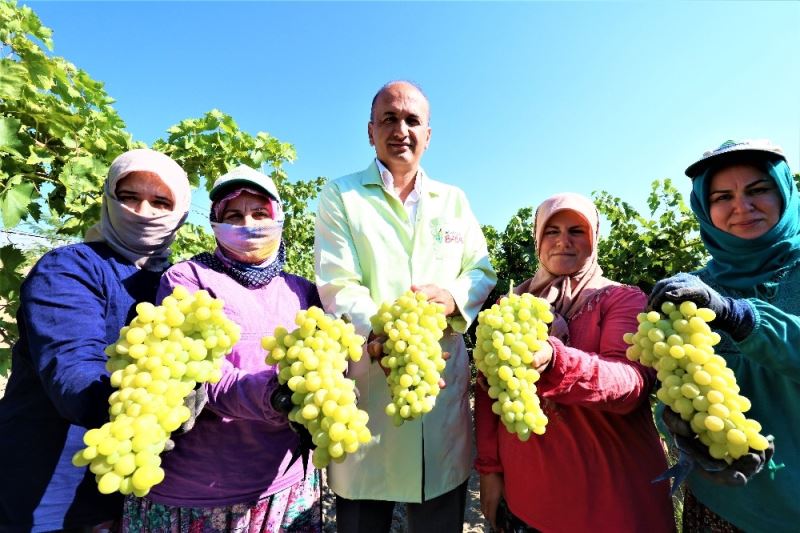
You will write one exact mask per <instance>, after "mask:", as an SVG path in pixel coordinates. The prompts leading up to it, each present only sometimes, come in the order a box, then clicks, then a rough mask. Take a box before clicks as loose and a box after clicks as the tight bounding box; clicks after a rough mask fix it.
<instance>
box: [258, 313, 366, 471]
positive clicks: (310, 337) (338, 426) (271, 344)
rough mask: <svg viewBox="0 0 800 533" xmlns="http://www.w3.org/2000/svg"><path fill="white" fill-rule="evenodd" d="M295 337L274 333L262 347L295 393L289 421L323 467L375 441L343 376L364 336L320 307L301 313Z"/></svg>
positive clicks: (352, 388)
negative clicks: (306, 439)
mask: <svg viewBox="0 0 800 533" xmlns="http://www.w3.org/2000/svg"><path fill="white" fill-rule="evenodd" d="M295 324H296V325H297V326H298V327H297V329H295V330H294V331H292V332H288V331H287V330H286V328H282V327H279V328H276V329H275V332H274V335H273V336H270V337H264V338H263V339H262V340H261V346H262V347H263V348H264V349H265V350H267V351H268V352H269V353H268V355H267V358H266V362H267V364H268V365H278V369H279V371H278V382H279V383H280V384H281V385H284V384H286V385H288V387H289V388H290V389H291V390H292V404H293V405H294V408H293V409H292V410H291V412H290V413H289V420H292V421H294V422H297V423H299V424H302V425H303V426H305V427H306V429H308V432H309V433H310V434H311V440H312V441H313V442H314V444H315V445H316V448H315V449H314V453H313V456H312V462H313V463H314V466H315V467H317V468H325V467H326V466H327V465H328V463H330V461H331V460H333V461H335V462H337V463H340V462H342V461H344V459H345V457H346V454H348V453H354V452H356V451H357V450H358V448H359V446H360V445H362V444H366V443H367V442H369V441H370V440H371V439H372V434H371V433H370V431H369V428H368V427H367V422H368V421H369V415H368V414H367V412H366V411H363V410H361V409H359V408H358V407H357V406H356V393H355V382H354V381H353V380H352V379H349V378H346V377H344V372H345V370H347V364H348V359H349V360H351V361H358V360H359V359H361V353H362V347H363V345H364V337H362V336H360V335H357V334H356V332H355V328H354V327H353V325H352V324H348V323H345V322H344V321H343V320H341V319H334V318H332V317H330V316H328V315H326V314H325V313H324V312H323V311H322V309H320V308H319V307H309V308H308V309H307V310H301V311H299V312H298V313H297V315H296V316H295Z"/></svg>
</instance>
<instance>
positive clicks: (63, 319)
mask: <svg viewBox="0 0 800 533" xmlns="http://www.w3.org/2000/svg"><path fill="white" fill-rule="evenodd" d="M103 193H104V194H103V205H102V211H101V215H100V221H99V222H98V223H97V224H96V225H95V226H93V227H92V228H91V229H90V230H89V231H88V232H87V234H86V242H84V243H80V244H71V245H68V246H62V247H60V248H56V249H54V250H52V251H50V252H48V253H46V254H45V255H44V256H42V258H41V259H39V261H38V262H37V263H36V265H35V266H34V267H33V269H32V270H31V271H30V273H29V274H28V276H27V278H26V279H25V282H24V283H23V284H22V291H21V294H20V307H19V311H18V313H17V324H18V326H19V340H18V341H17V343H16V344H15V345H14V348H13V359H12V372H11V378H10V379H9V381H8V388H7V389H6V394H5V397H4V398H2V399H1V400H0V531H54V530H66V531H91V530H92V528H93V527H96V528H100V529H102V528H107V527H108V524H107V523H106V522H107V521H113V520H115V519H117V518H118V517H119V516H120V515H121V513H122V497H121V495H119V494H111V495H103V494H100V493H99V492H98V490H97V483H96V482H95V480H94V474H93V473H92V472H90V471H89V469H88V468H86V467H84V468H76V467H75V466H73V465H72V461H71V458H72V456H73V455H74V454H75V452H77V451H78V450H80V449H82V448H83V447H84V444H83V434H84V433H85V432H86V429H87V428H97V427H100V426H101V425H102V424H103V423H104V422H107V421H108V397H109V395H110V394H111V393H112V391H113V389H112V387H111V384H110V383H109V373H108V371H107V370H106V368H105V365H106V359H107V357H106V354H105V352H104V349H105V348H106V346H108V345H109V344H112V343H113V342H115V341H116V340H117V337H118V336H119V330H120V328H121V327H122V326H124V325H125V324H127V323H128V322H129V321H130V320H131V319H132V318H133V317H134V316H135V315H136V310H135V305H136V304H137V303H138V302H142V301H149V302H153V301H154V300H155V297H156V289H157V288H158V284H159V279H160V278H161V274H162V273H163V272H164V270H166V268H167V267H168V266H169V260H168V257H169V253H170V249H169V247H170V244H172V241H173V240H174V239H175V234H176V232H177V231H178V228H179V227H180V226H181V224H183V221H184V220H186V215H187V214H188V212H189V200H190V194H191V192H190V189H189V181H188V180H187V178H186V173H185V172H184V171H183V169H182V168H181V167H180V166H179V165H178V164H177V163H176V162H175V161H173V160H172V159H170V158H169V157H167V156H166V155H164V154H162V153H159V152H155V151H153V150H148V149H138V150H131V151H128V152H125V153H124V154H122V155H120V156H119V157H117V158H116V159H115V160H114V161H113V163H112V164H111V167H110V168H109V170H108V177H107V178H106V181H105V185H104V190H103Z"/></svg>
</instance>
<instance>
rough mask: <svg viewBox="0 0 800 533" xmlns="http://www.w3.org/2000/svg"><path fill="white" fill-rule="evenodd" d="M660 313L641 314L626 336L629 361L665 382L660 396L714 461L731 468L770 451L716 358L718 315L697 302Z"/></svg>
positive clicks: (669, 305) (721, 360) (665, 308)
mask: <svg viewBox="0 0 800 533" xmlns="http://www.w3.org/2000/svg"><path fill="white" fill-rule="evenodd" d="M661 311H662V313H659V312H658V311H650V312H649V313H639V316H638V320H639V327H638V330H637V332H636V333H626V334H625V336H624V339H625V342H626V343H628V344H630V345H631V346H629V347H628V350H627V353H626V355H627V357H628V359H630V360H632V361H639V362H640V363H642V364H643V365H645V366H649V367H653V368H655V369H656V371H657V372H658V374H657V376H658V379H659V381H660V382H661V387H660V388H659V389H658V391H657V393H656V396H657V397H658V399H659V400H660V401H661V402H663V403H664V404H666V405H667V406H669V408H670V409H672V410H673V411H674V412H675V413H678V414H680V416H681V418H682V419H683V420H685V421H687V422H689V424H690V426H691V428H692V431H694V432H695V433H696V434H697V435H698V438H699V439H700V441H701V442H702V443H703V444H705V445H706V446H708V451H709V454H710V455H711V457H714V458H715V459H724V460H725V461H726V462H728V463H731V462H733V461H734V460H735V459H738V458H739V457H741V456H742V455H744V454H745V453H747V452H748V450H749V449H750V448H752V449H754V450H765V449H766V448H767V447H768V446H769V442H768V441H767V439H766V438H765V437H764V436H763V435H761V434H760V433H759V432H760V431H761V424H759V423H758V422H757V421H755V420H753V419H750V418H747V417H745V415H744V414H743V413H746V412H747V411H748V410H749V409H750V400H748V399H747V398H746V397H744V396H742V395H740V394H739V386H738V385H737V384H736V377H735V375H734V373H733V370H731V369H730V368H728V366H727V363H726V361H725V358H723V357H722V356H720V355H718V354H715V353H714V348H713V347H714V346H715V345H716V344H717V343H719V341H720V336H719V334H718V333H716V332H714V331H712V330H711V328H710V327H709V326H708V322H711V321H712V320H714V318H715V315H714V311H712V310H711V309H706V308H699V309H698V307H697V305H695V304H694V303H693V302H689V301H686V302H682V303H681V304H680V305H678V306H676V304H674V303H673V302H665V303H664V304H663V305H662V306H661Z"/></svg>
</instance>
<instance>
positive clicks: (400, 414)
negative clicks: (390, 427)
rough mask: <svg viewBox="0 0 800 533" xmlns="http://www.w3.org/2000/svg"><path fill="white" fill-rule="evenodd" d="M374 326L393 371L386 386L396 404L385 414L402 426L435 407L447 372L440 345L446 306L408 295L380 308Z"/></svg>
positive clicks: (386, 363) (420, 295) (384, 361)
mask: <svg viewBox="0 0 800 533" xmlns="http://www.w3.org/2000/svg"><path fill="white" fill-rule="evenodd" d="M370 321H371V323H372V331H373V333H375V334H376V335H386V337H387V340H386V342H385V343H384V345H383V353H384V356H383V357H382V358H381V364H382V365H383V366H384V367H385V368H388V369H389V375H388V376H387V377H386V381H387V383H388V384H389V388H390V390H391V392H392V401H391V403H389V404H388V405H387V406H386V414H387V415H388V416H390V417H391V418H392V422H393V423H394V425H395V426H400V425H402V424H403V422H405V421H406V420H411V419H414V418H418V417H420V416H422V415H423V414H425V413H428V412H430V411H431V410H432V409H433V407H434V405H435V404H436V396H437V395H438V394H439V391H440V388H439V380H440V379H441V377H442V376H441V373H442V372H443V371H444V367H445V361H444V359H443V358H442V346H441V345H440V344H439V340H440V339H441V338H442V336H443V335H444V330H445V328H447V318H446V317H445V315H444V306H443V305H442V304H439V303H436V302H432V301H429V300H428V299H427V297H426V296H425V295H424V294H423V293H421V292H417V293H414V292H411V291H406V292H405V293H404V294H403V295H401V296H400V297H399V298H398V299H397V300H395V301H394V302H384V303H383V304H381V306H380V308H379V309H378V312H377V313H376V314H375V316H373V317H372V318H371V319H370Z"/></svg>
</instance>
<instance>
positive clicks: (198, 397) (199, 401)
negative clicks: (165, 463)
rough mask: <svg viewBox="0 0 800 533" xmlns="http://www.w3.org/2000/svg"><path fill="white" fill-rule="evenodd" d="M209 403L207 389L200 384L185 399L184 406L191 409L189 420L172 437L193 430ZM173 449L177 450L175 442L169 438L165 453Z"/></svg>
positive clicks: (165, 445)
mask: <svg viewBox="0 0 800 533" xmlns="http://www.w3.org/2000/svg"><path fill="white" fill-rule="evenodd" d="M207 403H208V395H207V394H206V388H205V387H204V386H203V385H202V384H200V385H198V386H197V388H195V389H194V390H193V391H192V392H190V393H189V394H188V395H187V396H186V398H184V399H183V405H185V406H186V407H187V408H188V409H189V418H188V419H186V422H184V423H183V424H181V427H179V428H178V429H176V430H175V431H173V432H172V433H171V434H170V437H175V436H178V435H183V434H184V433H186V432H188V431H189V430H191V429H192V428H193V427H194V423H195V421H196V420H197V417H198V416H200V413H201V412H202V410H203V407H205V405H206V404H207ZM173 448H175V441H173V440H172V438H167V442H166V443H165V444H164V451H167V452H168V451H170V450H172V449H173Z"/></svg>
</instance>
